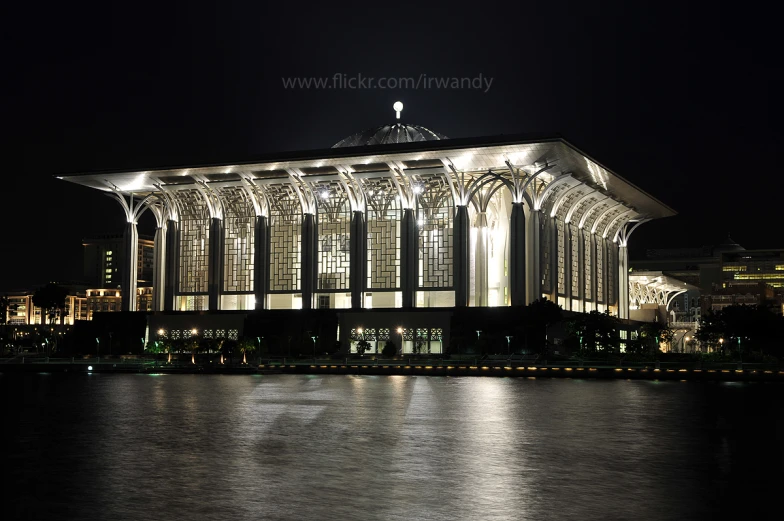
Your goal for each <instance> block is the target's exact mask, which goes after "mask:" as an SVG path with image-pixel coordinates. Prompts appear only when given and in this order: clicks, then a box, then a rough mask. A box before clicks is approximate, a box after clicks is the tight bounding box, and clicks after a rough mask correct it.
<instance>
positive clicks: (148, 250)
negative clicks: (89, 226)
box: [82, 233, 155, 288]
mask: <svg viewBox="0 0 784 521" xmlns="http://www.w3.org/2000/svg"><path fill="white" fill-rule="evenodd" d="M82 245H83V246H84V280H85V281H86V282H87V284H88V285H89V286H91V287H94V288H118V287H120V286H121V285H122V277H121V274H122V273H123V272H124V271H125V269H126V267H125V263H126V259H127V258H128V255H126V254H125V242H124V240H123V235H122V234H121V233H120V234H103V235H97V236H94V237H88V238H86V239H83V240H82ZM154 252H155V248H154V242H153V240H152V238H151V237H143V236H139V244H138V248H137V254H136V273H137V276H136V278H137V286H152V277H153V263H154V260H155V253H154Z"/></svg>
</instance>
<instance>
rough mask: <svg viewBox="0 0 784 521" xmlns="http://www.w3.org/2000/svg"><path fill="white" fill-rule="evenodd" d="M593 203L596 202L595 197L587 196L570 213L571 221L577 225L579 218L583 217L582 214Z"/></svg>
mask: <svg viewBox="0 0 784 521" xmlns="http://www.w3.org/2000/svg"><path fill="white" fill-rule="evenodd" d="M594 203H596V197H589V198H588V199H586V200H585V201H583V202H582V203H580V206H579V207H578V208H577V209H576V210H575V211H574V213H573V214H572V220H571V222H573V223H574V225H575V226H577V225H579V224H580V219H582V218H583V215H584V214H585V212H586V210H588V208H590V207H591V206H592V205H593V204H594Z"/></svg>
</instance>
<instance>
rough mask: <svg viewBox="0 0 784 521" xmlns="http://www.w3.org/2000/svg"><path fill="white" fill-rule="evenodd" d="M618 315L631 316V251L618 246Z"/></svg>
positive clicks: (620, 316) (621, 316) (622, 316)
mask: <svg viewBox="0 0 784 521" xmlns="http://www.w3.org/2000/svg"><path fill="white" fill-rule="evenodd" d="M618 317H619V318H624V319H626V318H629V252H628V250H627V249H626V246H621V247H620V248H618Z"/></svg>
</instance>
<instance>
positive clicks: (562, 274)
mask: <svg viewBox="0 0 784 521" xmlns="http://www.w3.org/2000/svg"><path fill="white" fill-rule="evenodd" d="M554 219H555V225H556V226H557V227H558V294H559V295H565V294H566V285H565V284H564V279H565V278H566V251H567V249H566V248H567V246H568V244H566V233H565V232H566V230H565V226H564V224H563V221H561V220H559V219H557V218H555V217H554Z"/></svg>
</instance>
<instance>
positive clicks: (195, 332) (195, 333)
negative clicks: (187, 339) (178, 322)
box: [191, 329, 199, 336]
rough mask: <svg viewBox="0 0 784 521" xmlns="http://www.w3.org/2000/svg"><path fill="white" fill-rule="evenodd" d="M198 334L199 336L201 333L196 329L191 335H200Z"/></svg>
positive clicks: (192, 330)
mask: <svg viewBox="0 0 784 521" xmlns="http://www.w3.org/2000/svg"><path fill="white" fill-rule="evenodd" d="M198 334H199V332H198V331H197V330H195V329H191V335H192V336H196V335H198Z"/></svg>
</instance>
